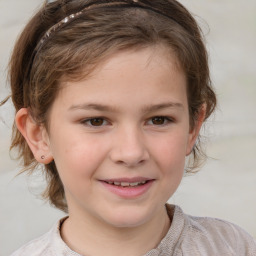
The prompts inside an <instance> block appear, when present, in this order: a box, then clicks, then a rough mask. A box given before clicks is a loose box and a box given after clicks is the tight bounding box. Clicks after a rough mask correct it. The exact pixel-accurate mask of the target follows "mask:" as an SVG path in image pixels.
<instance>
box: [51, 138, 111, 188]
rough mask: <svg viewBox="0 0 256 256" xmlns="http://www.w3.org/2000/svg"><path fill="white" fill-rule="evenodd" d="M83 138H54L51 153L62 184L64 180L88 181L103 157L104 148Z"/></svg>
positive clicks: (91, 140)
mask: <svg viewBox="0 0 256 256" xmlns="http://www.w3.org/2000/svg"><path fill="white" fill-rule="evenodd" d="M84 137H85V136H84ZM84 137H83V136H76V135H73V136H72V137H67V136H66V138H65V137H63V136H60V137H58V138H57V139H56V138H55V141H54V143H53V147H52V151H53V156H54V160H55V163H56V166H57V169H58V172H59V174H60V177H61V179H62V180H63V183H65V181H64V180H77V181H78V182H79V181H80V180H83V179H84V178H87V179H90V177H91V176H93V175H94V173H95V171H96V170H97V168H98V167H99V165H100V164H101V163H102V161H103V159H104V157H105V154H106V151H107V150H106V147H103V145H102V144H100V143H98V142H97V141H95V140H94V139H92V138H91V139H89V138H84Z"/></svg>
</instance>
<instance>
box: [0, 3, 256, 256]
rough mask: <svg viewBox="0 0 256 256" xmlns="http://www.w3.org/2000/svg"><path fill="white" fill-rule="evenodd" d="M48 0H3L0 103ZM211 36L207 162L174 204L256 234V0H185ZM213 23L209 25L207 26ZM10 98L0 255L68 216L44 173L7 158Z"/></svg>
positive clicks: (0, 142)
mask: <svg viewBox="0 0 256 256" xmlns="http://www.w3.org/2000/svg"><path fill="white" fill-rule="evenodd" d="M42 2H43V1H42V0H23V1H21V0H8V1H4V0H0V10H1V15H0V100H1V99H3V98H4V97H5V96H7V95H8V94H9V89H8V84H7V83H6V66H7V63H8V58H9V56H10V52H11V49H12V47H13V45H14V42H15V40H16V37H17V35H18V34H19V33H20V31H21V30H22V28H23V27H24V25H25V23H26V21H27V20H28V19H29V17H30V16H31V15H32V13H33V12H34V10H35V9H36V7H38V6H39V5H40V4H41V3H42ZM181 2H182V3H184V4H185V6H187V7H188V8H189V9H190V10H191V11H192V12H193V13H195V14H197V16H199V17H197V19H198V21H199V22H200V24H201V26H202V28H203V31H204V32H205V33H206V40H207V47H208V49H209V52H210V62H211V72H212V78H213V83H214V86H215V88H216V91H217V94H218V98H219V109H218V111H217V112H216V114H215V117H214V119H213V120H210V121H209V122H208V125H207V127H206V132H205V133H206V134H207V136H208V138H209V142H208V144H207V145H208V155H210V156H211V157H212V158H213V159H209V161H208V163H207V164H206V165H205V166H204V167H203V168H202V170H201V172H199V173H198V174H196V175H194V176H189V177H185V178H184V179H183V181H182V184H181V186H180V188H179V189H178V191H177V192H176V194H175V195H174V196H173V197H172V199H171V200H170V202H173V203H176V204H179V205H181V206H182V207H183V209H184V211H185V212H186V213H189V214H192V215H198V216H213V217H218V218H222V219H226V220H229V221H231V222H234V223H236V224H238V225H240V226H241V227H243V228H244V229H246V230H247V231H248V232H249V233H251V234H252V235H253V236H254V237H256V221H255V216H256V167H255V159H256V64H255V63H256V62H255V59H256V50H255V45H256V15H255V13H256V1H255V0H246V2H245V1H243V0H232V1H231V0H182V1H181ZM205 21H206V22H207V23H206V22H205ZM207 24H208V25H207ZM13 116H14V114H13V108H12V105H11V102H8V103H7V104H6V105H4V106H3V107H1V108H0V256H7V255H9V254H10V253H11V252H12V251H13V250H15V249H16V248H18V247H19V246H21V245H22V244H24V243H25V242H27V241H29V240H31V239H32V238H35V237H37V236H39V235H41V234H43V233H44V232H46V231H47V230H48V229H49V228H50V227H51V226H52V224H53V223H54V222H55V221H57V220H58V218H60V217H61V216H63V214H62V213H61V212H60V211H58V210H55V209H53V208H51V207H50V206H49V205H48V204H47V203H45V202H43V201H42V200H41V199H40V196H39V194H40V191H42V189H43V187H44V185H43V181H42V178H41V177H40V176H39V175H36V176H34V177H32V178H29V179H28V178H26V176H25V175H22V176H19V177H16V178H15V175H16V174H17V173H18V171H19V170H20V167H19V166H18V163H17V162H15V161H12V160H11V159H10V157H9V152H8V147H9V144H10V136H11V126H12V121H13Z"/></svg>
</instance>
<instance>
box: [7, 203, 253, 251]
mask: <svg viewBox="0 0 256 256" xmlns="http://www.w3.org/2000/svg"><path fill="white" fill-rule="evenodd" d="M167 211H168V214H169V216H170V218H171V219H172V224H171V227H170V229H169V231H168V233H167V234H166V236H165V237H164V238H163V239H162V241H161V242H160V244H159V245H158V246H157V248H154V249H152V250H150V251H149V252H148V253H146V254H145V255H144V256H192V255H193V256H201V255H203V256H220V255H223V256H224V255H225V256H234V255H237V256H245V255H246V256H256V241H255V240H254V239H253V238H252V237H251V236H250V235H249V234H248V233H246V232H245V231H244V230H242V229H241V228H240V227H238V226H236V225H234V224H231V223H229V222H227V221H223V220H219V219H215V218H206V217H205V218H202V217H193V216H190V215H186V214H184V213H183V211H182V210H181V208H180V207H179V206H174V205H167ZM64 220H65V218H64V219H62V220H60V221H59V222H58V223H56V225H55V226H54V227H53V228H52V229H51V230H50V231H49V232H48V233H46V234H45V235H43V236H41V237H39V238H37V239H35V240H33V241H31V242H29V243H28V244H26V245H24V246H23V247H21V248H20V249H19V250H17V251H16V252H14V253H13V254H12V255H11V256H81V255H80V254H78V253H76V252H74V251H72V250H71V249H70V248H69V247H68V246H67V245H66V244H65V242H64V241H63V240H62V238H61V236H60V226H61V223H62V222H63V221H64Z"/></svg>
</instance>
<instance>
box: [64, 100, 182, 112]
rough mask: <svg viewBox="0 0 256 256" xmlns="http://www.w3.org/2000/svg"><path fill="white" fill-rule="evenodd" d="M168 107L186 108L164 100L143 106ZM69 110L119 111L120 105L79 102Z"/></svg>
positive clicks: (146, 108) (150, 110)
mask: <svg viewBox="0 0 256 256" xmlns="http://www.w3.org/2000/svg"><path fill="white" fill-rule="evenodd" d="M167 108H180V109H184V105H183V104H181V103H178V102H164V103H160V104H154V105H146V106H143V108H142V112H143V113H147V112H153V111H157V110H162V109H167ZM68 110H69V111H72V110H97V111H102V112H118V107H115V106H108V105H103V104H98V103H89V104H77V105H72V106H71V107H69V109H68Z"/></svg>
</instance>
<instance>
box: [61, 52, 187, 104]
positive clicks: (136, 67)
mask: <svg viewBox="0 0 256 256" xmlns="http://www.w3.org/2000/svg"><path fill="white" fill-rule="evenodd" d="M175 97H176V98H177V100H176V101H184V100H186V77H185V74H184V72H183V71H182V70H181V69H180V68H179V65H178V61H177V58H176V57H175V56H174V54H171V53H170V52H169V51H168V50H167V49H166V48H164V47H149V48H145V49H140V50H137V51H123V52H119V53H116V54H114V55H112V56H111V57H109V58H107V59H106V60H105V61H103V62H102V63H100V64H99V65H98V66H97V67H96V68H95V69H94V70H93V72H91V73H90V74H89V75H87V76H86V78H84V79H82V80H79V81H65V82H64V81H63V82H62V84H61V90H60V92H59V95H58V97H57V98H62V103H63V104H65V103H66V104H67V103H69V102H70V103H71V102H74V101H76V102H77V104H83V102H88V101H99V102H102V101H104V102H105V103H108V104H110V103H111V101H115V104H120V105H122V104H123V103H124V101H125V100H127V99H129V100H130V103H132V102H134V104H135V103H136V104H137V105H138V103H143V102H145V104H149V103H150V102H151V101H152V99H153V100H154V101H155V102H156V103H157V104H160V103H161V102H160V101H161V100H164V101H168V99H169V100H170V99H172V98H173V99H174V98H175ZM92 103H93V102H92ZM72 104H73V103H72ZM136 104H135V105H136Z"/></svg>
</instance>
